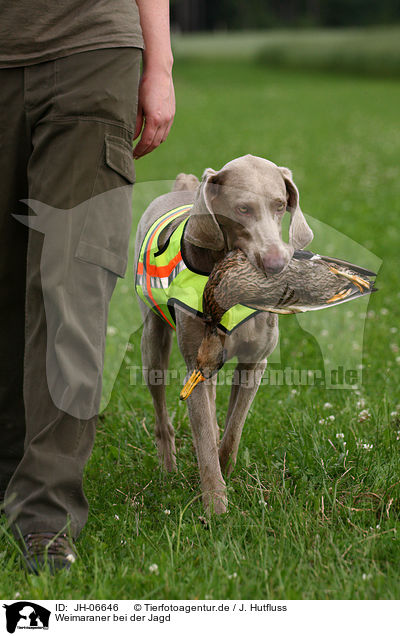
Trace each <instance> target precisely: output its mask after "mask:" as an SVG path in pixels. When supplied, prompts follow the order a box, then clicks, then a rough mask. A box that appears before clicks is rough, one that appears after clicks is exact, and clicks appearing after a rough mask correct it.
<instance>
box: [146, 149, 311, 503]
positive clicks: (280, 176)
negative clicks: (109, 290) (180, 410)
mask: <svg viewBox="0 0 400 636" xmlns="http://www.w3.org/2000/svg"><path fill="white" fill-rule="evenodd" d="M188 203H193V208H192V209H191V211H190V213H189V220H188V222H187V225H186V229H185V233H184V236H183V239H182V250H183V252H184V259H185V261H186V263H187V264H189V265H190V266H191V268H194V269H197V270H200V271H201V272H210V271H211V269H212V267H213V265H214V263H215V262H217V261H218V260H220V259H221V258H222V257H223V256H224V255H225V254H226V252H228V251H230V250H233V249H235V248H240V249H241V250H242V251H243V252H244V253H245V255H246V256H247V257H248V259H249V260H250V261H251V263H252V264H253V265H254V266H256V267H258V268H259V269H260V270H262V271H263V272H266V273H278V272H280V271H282V270H283V269H284V268H285V267H286V266H287V264H288V263H289V261H290V259H291V257H292V255H293V251H294V250H295V249H302V248H304V247H305V246H306V245H308V243H309V242H310V241H311V240H312V238H313V234H312V231H311V229H310V228H309V226H308V225H307V222H306V220H305V218H304V216H303V214H302V212H301V210H300V206H299V193H298V190H297V188H296V186H295V184H294V182H293V180H292V174H291V171H290V170H289V169H288V168H283V167H278V166H276V165H275V164H274V163H272V162H271V161H268V160H266V159H262V158H260V157H255V156H252V155H246V156H244V157H239V158H238V159H234V160H233V161H230V162H229V163H227V164H226V165H225V166H224V167H223V168H222V169H221V170H219V171H218V172H216V171H215V170H212V169H210V168H208V169H207V170H206V171H205V172H204V174H203V177H202V181H201V183H199V181H198V179H197V178H196V177H194V176H193V175H184V174H180V175H178V177H177V179H176V182H175V187H174V191H173V192H170V193H169V194H166V195H163V196H161V197H159V198H157V199H156V200H155V201H153V202H152V203H151V205H150V206H149V207H148V208H147V210H146V212H145V213H144V215H143V216H142V218H141V221H140V224H139V227H138V231H137V237H136V262H137V260H138V254H139V249H140V246H141V245H142V242H143V239H144V237H145V236H146V233H147V231H148V229H149V228H150V227H151V226H152V224H153V223H154V222H155V221H156V220H157V219H158V218H159V217H160V216H161V215H162V214H165V213H166V212H167V211H169V210H171V209H174V208H176V207H178V206H181V205H184V204H188ZM286 211H288V212H289V213H290V215H291V219H290V226H289V242H288V243H285V242H284V241H283V238H282V229H281V223H282V217H283V214H284V213H285V212H286ZM172 226H173V223H172ZM172 231H173V227H171V226H169V228H168V229H167V231H166V232H165V235H164V236H163V235H161V236H160V238H159V242H158V247H159V248H161V249H162V248H163V244H164V243H165V242H166V241H168V237H169V236H170V234H171V232H172ZM160 243H161V244H160ZM140 304H141V309H142V312H143V319H144V327H143V335H142V365H143V374H144V378H145V379H146V382H147V384H148V387H149V390H150V393H151V395H152V398H153V403H154V410H155V434H156V442H157V448H158V455H159V458H160V461H161V462H162V465H163V466H164V468H165V469H166V470H167V471H173V470H176V458H175V436H174V429H173V427H172V425H171V423H170V420H169V417H168V412H167V406H166V399H165V387H164V386H163V385H162V384H160V383H154V382H151V381H149V376H150V373H149V372H150V371H152V370H153V371H154V370H158V371H163V372H166V370H167V368H168V360H169V354H170V349H171V341H172V334H173V331H172V329H171V328H170V327H169V325H168V324H167V323H166V322H164V321H163V320H162V318H160V317H159V316H158V315H156V313H154V312H153V311H151V310H149V308H148V307H147V306H146V305H145V304H144V303H143V302H140ZM176 332H177V338H178V344H179V348H180V351H181V353H182V355H183V358H184V360H185V363H186V366H187V370H188V372H189V373H191V371H193V369H194V368H195V362H196V355H197V351H198V348H199V345H200V343H201V340H202V337H203V334H204V323H203V321H202V320H201V318H198V317H197V316H195V315H191V314H189V313H187V312H184V311H179V310H178V309H177V310H176ZM277 340H278V318H277V316H276V315H275V314H272V313H268V312H261V313H258V314H256V315H255V316H254V317H252V318H250V319H249V320H247V321H246V322H244V323H243V324H241V325H239V326H238V327H237V329H235V330H233V331H232V332H231V334H230V335H229V336H227V338H226V340H225V348H226V359H230V358H232V357H234V356H237V359H238V364H237V367H236V371H235V378H237V379H236V380H235V382H233V384H232V389H231V394H230V399H229V405H228V411H227V415H226V422H225V429H224V433H223V437H222V440H221V441H220V435H219V427H218V424H217V419H216V409H215V392H216V385H215V381H214V382H213V381H212V380H208V381H207V382H203V383H202V384H200V385H198V386H197V387H196V390H195V391H194V392H193V393H192V394H191V395H190V397H189V398H188V400H187V406H188V411H189V418H190V424H191V428H192V434H193V440H194V446H195V449H196V453H197V460H198V465H199V469H200V479H201V489H202V497H203V503H204V506H205V509H206V511H207V512H215V513H223V512H226V507H227V497H226V485H225V481H224V477H223V474H225V475H228V476H229V474H230V473H231V471H232V470H233V468H234V466H235V463H236V456H237V452H238V447H239V442H240V437H241V434H242V429H243V425H244V422H245V419H246V416H247V413H248V411H249V408H250V406H251V404H252V401H253V399H254V397H255V394H256V392H257V389H258V386H259V383H260V379H261V377H262V373H263V371H264V369H265V366H266V362H267V360H266V358H267V357H268V356H269V355H270V354H271V353H272V351H273V350H274V348H275V346H276V344H277ZM243 371H245V373H243ZM246 372H247V373H246ZM249 375H250V376H251V377H253V379H254V381H253V382H252V383H251V382H250V383H249V381H248V378H249ZM153 377H154V376H153ZM242 377H245V378H246V379H245V381H243V382H242V381H241V378H242ZM213 379H214V380H215V378H213Z"/></svg>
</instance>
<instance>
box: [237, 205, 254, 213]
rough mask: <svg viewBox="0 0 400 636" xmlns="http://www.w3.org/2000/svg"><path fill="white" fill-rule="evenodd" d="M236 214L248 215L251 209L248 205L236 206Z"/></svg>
mask: <svg viewBox="0 0 400 636" xmlns="http://www.w3.org/2000/svg"><path fill="white" fill-rule="evenodd" d="M236 212H238V213H239V214H250V212H251V208H249V206H248V205H238V206H237V208H236Z"/></svg>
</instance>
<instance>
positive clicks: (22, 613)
mask: <svg viewBox="0 0 400 636" xmlns="http://www.w3.org/2000/svg"><path fill="white" fill-rule="evenodd" d="M3 607H5V610H6V621H7V631H8V633H9V634H14V632H15V630H16V629H49V618H50V614H51V612H50V611H49V610H48V609H46V608H45V607H42V606H41V605H37V604H36V603H31V602H30V601H18V602H17V603H12V604H10V605H3Z"/></svg>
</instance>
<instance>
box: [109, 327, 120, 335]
mask: <svg viewBox="0 0 400 636" xmlns="http://www.w3.org/2000/svg"><path fill="white" fill-rule="evenodd" d="M117 332H118V329H117V328H116V327H113V326H112V325H109V326H108V327H107V336H115V334H116V333H117Z"/></svg>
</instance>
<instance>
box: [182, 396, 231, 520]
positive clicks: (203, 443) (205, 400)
mask: <svg viewBox="0 0 400 636" xmlns="http://www.w3.org/2000/svg"><path fill="white" fill-rule="evenodd" d="M214 392H215V387H213V386H212V384H211V383H210V384H208V383H207V384H206V383H203V384H200V385H198V386H197V387H196V390H195V391H194V392H193V393H192V395H190V396H189V398H188V399H187V407H188V411H189V419H190V424H191V427H192V434H193V441H194V445H195V448H196V454H197V461H198V465H199V470H200V480H201V490H202V493H203V503H204V506H205V508H206V510H207V512H209V513H212V512H214V513H216V514H221V513H223V512H226V506H227V498H226V486H225V481H224V478H223V477H222V473H221V468H220V463H219V457H218V446H217V439H216V432H215V423H216V415H215V401H214V399H213V396H214Z"/></svg>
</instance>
